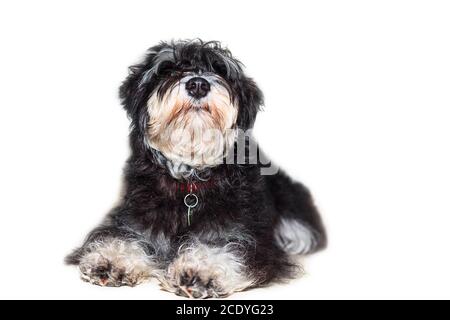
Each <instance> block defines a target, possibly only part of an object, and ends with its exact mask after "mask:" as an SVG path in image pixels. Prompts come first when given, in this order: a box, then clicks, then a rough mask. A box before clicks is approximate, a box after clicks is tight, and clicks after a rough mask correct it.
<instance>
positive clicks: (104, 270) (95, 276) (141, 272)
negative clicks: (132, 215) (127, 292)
mask: <svg viewBox="0 0 450 320" xmlns="http://www.w3.org/2000/svg"><path fill="white" fill-rule="evenodd" d="M66 262H67V263H68V264H75V265H78V267H79V270H80V273H81V278H82V279H83V280H85V281H87V282H90V283H92V284H96V285H100V286H112V287H117V286H124V285H126V286H135V285H138V284H140V283H142V282H144V281H146V280H148V279H149V278H150V277H151V276H153V275H155V274H156V273H157V272H158V270H159V268H160V267H159V266H158V263H157V260H156V258H155V256H154V255H152V254H151V252H150V250H149V248H148V243H146V242H145V241H144V240H142V239H138V237H137V236H136V235H135V234H133V233H130V232H129V231H127V232H124V231H123V230H120V229H118V228H111V227H110V228H105V227H100V228H97V229H96V230H94V231H93V232H91V234H90V236H89V237H88V239H87V240H86V242H85V244H84V245H83V246H82V247H81V248H79V249H77V250H75V251H74V252H73V253H72V254H71V255H69V256H68V257H67V258H66Z"/></svg>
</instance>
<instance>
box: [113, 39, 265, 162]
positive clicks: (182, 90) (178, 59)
mask: <svg viewBox="0 0 450 320" xmlns="http://www.w3.org/2000/svg"><path fill="white" fill-rule="evenodd" d="M130 71H131V72H130V75H129V77H128V78H127V80H126V81H125V82H124V84H123V85H122V87H121V90H120V94H121V98H122V100H123V103H124V106H125V109H126V110H127V112H128V114H129V116H130V117H131V119H132V125H133V129H134V130H135V131H136V132H135V133H134V136H135V139H137V140H138V141H134V143H137V144H139V143H142V144H143V145H142V146H141V147H142V148H147V149H150V150H152V149H153V150H158V151H159V152H160V153H162V154H163V155H164V156H165V157H166V158H167V159H170V160H171V161H173V162H175V163H180V164H181V163H182V164H186V165H189V166H191V167H194V168H204V167H210V166H215V165H218V164H220V163H222V162H223V159H224V157H225V156H226V153H227V151H228V150H229V149H230V148H231V147H232V146H233V144H234V141H235V138H236V129H237V128H240V129H243V130H246V129H248V128H250V127H251V126H252V125H253V122H254V120H255V117H256V113H257V111H258V109H259V107H260V105H261V104H262V94H261V92H260V90H259V89H258V88H257V86H256V85H255V83H254V82H253V81H252V80H251V79H249V78H247V77H246V76H245V75H244V74H243V71H242V66H241V64H240V62H239V61H237V60H236V59H234V58H233V57H232V55H231V53H230V52H229V51H228V50H226V49H223V48H221V47H220V44H219V43H217V42H208V43H204V42H202V41H200V40H197V41H180V42H173V43H162V44H160V45H158V46H155V47H153V48H150V49H149V52H148V54H147V56H146V58H145V61H144V62H143V63H141V64H139V65H136V66H133V67H131V68H130Z"/></svg>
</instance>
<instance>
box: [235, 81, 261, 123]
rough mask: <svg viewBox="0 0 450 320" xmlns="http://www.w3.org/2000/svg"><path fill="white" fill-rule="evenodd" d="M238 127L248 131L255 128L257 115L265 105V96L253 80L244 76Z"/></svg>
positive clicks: (239, 92) (240, 87) (241, 87)
mask: <svg viewBox="0 0 450 320" xmlns="http://www.w3.org/2000/svg"><path fill="white" fill-rule="evenodd" d="M238 96H239V114H238V120H237V123H238V126H239V128H241V129H244V130H247V129H250V128H252V127H253V124H254V123H255V119H256V115H257V113H258V111H259V110H260V109H261V107H262V105H263V104H264V96H263V93H262V91H261V90H260V89H259V88H258V86H257V85H256V83H255V81H253V79H251V78H248V77H246V76H243V77H242V79H240V81H239V88H238Z"/></svg>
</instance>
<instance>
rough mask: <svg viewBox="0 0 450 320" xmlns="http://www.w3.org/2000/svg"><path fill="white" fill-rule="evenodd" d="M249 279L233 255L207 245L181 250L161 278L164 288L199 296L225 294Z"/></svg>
mask: <svg viewBox="0 0 450 320" xmlns="http://www.w3.org/2000/svg"><path fill="white" fill-rule="evenodd" d="M252 283H253V282H252V281H251V280H250V279H249V277H248V276H247V274H246V271H245V267H244V264H243V262H242V261H241V260H240V259H239V258H238V257H237V256H236V255H234V254H233V253H231V252H227V251H226V249H223V248H213V247H208V246H206V245H198V246H195V247H192V248H189V249H187V250H184V251H183V252H182V253H181V254H180V255H179V256H178V257H177V258H176V259H175V260H174V261H173V262H172V263H171V264H170V266H169V268H168V269H167V272H166V275H165V277H164V278H163V279H161V286H162V288H163V289H164V290H166V291H169V292H173V293H175V294H177V295H180V296H184V297H188V298H201V299H206V298H220V297H226V296H229V295H230V294H232V293H233V292H236V291H242V290H244V289H245V288H247V287H249V286H251V285H252Z"/></svg>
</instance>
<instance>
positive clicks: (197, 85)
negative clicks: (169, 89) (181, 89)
mask: <svg viewBox="0 0 450 320" xmlns="http://www.w3.org/2000/svg"><path fill="white" fill-rule="evenodd" d="M210 90H211V85H210V84H209V82H208V80H206V79H205V78H202V77H194V78H191V79H189V81H188V82H186V91H187V93H188V94H189V95H190V96H191V97H194V98H195V99H201V98H204V97H206V95H207V94H208V92H209V91H210Z"/></svg>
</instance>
